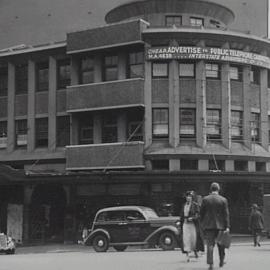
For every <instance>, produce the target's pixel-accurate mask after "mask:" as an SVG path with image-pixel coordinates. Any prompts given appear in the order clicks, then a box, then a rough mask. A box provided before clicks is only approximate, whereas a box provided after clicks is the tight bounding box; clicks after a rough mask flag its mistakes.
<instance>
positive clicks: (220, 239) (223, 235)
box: [217, 231, 231, 248]
mask: <svg viewBox="0 0 270 270" xmlns="http://www.w3.org/2000/svg"><path fill="white" fill-rule="evenodd" d="M217 243H218V244H219V245H221V246H223V247H225V248H229V247H230V245H231V235H230V233H229V232H227V231H219V233H218V236H217Z"/></svg>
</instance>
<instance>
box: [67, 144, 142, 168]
mask: <svg viewBox="0 0 270 270" xmlns="http://www.w3.org/2000/svg"><path fill="white" fill-rule="evenodd" d="M143 149H144V143H143V142H121V143H105V144H88V145H72V146H67V147H66V159H67V163H66V166H67V170H95V169H103V170H104V169H132V168H144V162H143Z"/></svg>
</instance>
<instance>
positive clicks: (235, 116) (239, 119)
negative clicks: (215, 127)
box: [231, 111, 243, 140]
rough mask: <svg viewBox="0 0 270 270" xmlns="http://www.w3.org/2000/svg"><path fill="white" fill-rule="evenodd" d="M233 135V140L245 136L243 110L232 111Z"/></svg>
mask: <svg viewBox="0 0 270 270" xmlns="http://www.w3.org/2000/svg"><path fill="white" fill-rule="evenodd" d="M231 136H232V140H239V139H242V138H243V112H240V111H232V112H231Z"/></svg>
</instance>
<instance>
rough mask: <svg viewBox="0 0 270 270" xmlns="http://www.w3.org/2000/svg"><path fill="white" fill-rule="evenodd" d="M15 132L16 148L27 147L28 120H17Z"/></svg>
mask: <svg viewBox="0 0 270 270" xmlns="http://www.w3.org/2000/svg"><path fill="white" fill-rule="evenodd" d="M15 132H16V146H17V147H24V146H26V145H27V120H26V119H23V120H16V121H15Z"/></svg>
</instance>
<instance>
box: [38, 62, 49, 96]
mask: <svg viewBox="0 0 270 270" xmlns="http://www.w3.org/2000/svg"><path fill="white" fill-rule="evenodd" d="M36 78H37V90H36V91H38V92H41V91H48V89H49V64H48V63H47V62H44V63H38V64H37V76H36Z"/></svg>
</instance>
